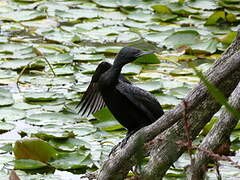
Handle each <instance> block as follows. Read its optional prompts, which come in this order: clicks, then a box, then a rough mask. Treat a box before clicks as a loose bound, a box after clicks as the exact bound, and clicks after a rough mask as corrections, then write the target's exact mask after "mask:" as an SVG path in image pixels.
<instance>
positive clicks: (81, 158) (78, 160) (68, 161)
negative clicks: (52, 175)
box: [48, 151, 93, 170]
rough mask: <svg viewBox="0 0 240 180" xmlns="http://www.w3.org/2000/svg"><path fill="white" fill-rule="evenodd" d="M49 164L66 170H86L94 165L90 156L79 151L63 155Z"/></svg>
mask: <svg viewBox="0 0 240 180" xmlns="http://www.w3.org/2000/svg"><path fill="white" fill-rule="evenodd" d="M48 163H49V164H50V165H51V166H53V167H55V168H58V169H65V170H66V169H80V168H86V167H91V166H92V165H93V162H92V160H91V156H90V154H88V153H82V152H79V151H77V152H72V153H61V154H59V155H58V156H57V157H55V158H54V159H52V160H50V161H48Z"/></svg>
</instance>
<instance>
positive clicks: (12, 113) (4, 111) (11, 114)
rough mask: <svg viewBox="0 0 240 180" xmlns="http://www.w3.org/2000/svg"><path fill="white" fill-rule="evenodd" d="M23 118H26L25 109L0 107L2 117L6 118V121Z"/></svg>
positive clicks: (0, 117)
mask: <svg viewBox="0 0 240 180" xmlns="http://www.w3.org/2000/svg"><path fill="white" fill-rule="evenodd" d="M23 118H25V112H24V111H23V110H20V109H15V108H12V107H2V108H0V119H4V120H5V121H14V120H19V119H23Z"/></svg>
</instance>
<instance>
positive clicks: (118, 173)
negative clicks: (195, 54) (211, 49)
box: [98, 35, 240, 180]
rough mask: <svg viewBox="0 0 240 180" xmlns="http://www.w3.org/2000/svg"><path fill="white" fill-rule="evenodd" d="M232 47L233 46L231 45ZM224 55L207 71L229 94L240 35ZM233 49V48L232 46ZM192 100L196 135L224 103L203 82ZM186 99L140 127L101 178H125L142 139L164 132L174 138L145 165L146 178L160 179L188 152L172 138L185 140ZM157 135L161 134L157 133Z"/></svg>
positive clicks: (238, 63)
mask: <svg viewBox="0 0 240 180" xmlns="http://www.w3.org/2000/svg"><path fill="white" fill-rule="evenodd" d="M229 48H231V49H229ZM229 48H228V49H227V50H226V51H225V53H224V54H223V55H222V57H221V58H220V59H219V60H218V61H216V63H215V65H214V66H213V67H212V68H211V69H209V71H208V73H207V78H208V80H209V81H210V82H211V83H212V84H214V85H215V86H216V87H217V88H219V89H220V90H221V91H222V92H223V93H224V95H225V96H226V97H228V96H229V94H230V93H231V92H232V91H233V89H234V88H235V87H236V85H237V83H238V81H239V79H240V68H239V67H240V52H237V51H239V49H240V35H238V36H237V38H236V40H235V41H234V42H233V43H232V45H231V46H230V47H229ZM232 49H233V50H232ZM184 101H186V102H187V103H188V109H187V112H188V118H189V123H190V126H191V131H190V133H191V134H190V135H191V137H192V139H193V138H195V137H196V136H197V135H198V133H199V132H200V131H201V129H202V128H203V127H204V125H205V124H206V123H207V122H208V121H209V120H210V119H211V117H212V116H213V115H214V113H215V112H217V111H218V110H219V108H220V105H219V104H218V103H216V101H215V100H214V99H213V98H212V97H211V96H210V94H209V93H208V91H207V88H206V87H205V86H204V85H203V84H202V83H199V85H197V86H196V87H195V88H194V89H193V90H192V91H191V92H190V93H189V94H188V95H187V96H186V98H185V99H184ZM183 112H184V107H183V105H182V103H180V104H179V105H178V106H176V107H175V108H174V109H172V110H170V111H168V112H167V113H165V114H164V115H163V116H162V117H161V118H159V119H158V120H157V121H156V122H155V123H153V124H151V125H149V126H146V127H144V128H142V129H140V130H139V131H138V132H137V133H135V135H133V136H132V137H131V138H130V139H129V140H128V143H127V144H126V145H125V146H124V147H123V149H121V150H119V151H118V152H116V153H115V154H113V155H112V156H111V157H110V158H109V159H108V160H107V161H106V162H105V163H104V165H103V166H102V168H101V169H100V172H99V175H98V179H99V180H111V179H114V180H118V179H119V180H121V179H124V177H125V176H126V175H127V173H128V171H129V170H130V169H131V168H132V166H133V165H134V162H135V161H134V158H133V156H134V154H135V152H136V151H137V148H138V145H137V144H138V143H137V142H138V140H139V138H140V137H143V139H144V141H145V142H148V141H150V140H152V139H153V138H155V137H156V136H157V135H159V134H161V133H162V132H163V131H165V130H166V129H168V128H170V127H171V129H168V130H167V131H166V132H164V135H163V136H164V138H166V139H170V140H171V141H164V142H159V143H158V144H157V145H156V146H155V148H154V149H153V150H152V152H151V156H150V160H149V163H148V164H147V166H146V168H144V178H145V179H152V180H154V179H160V178H161V177H162V176H163V175H164V174H165V172H166V171H167V169H168V168H169V167H170V166H171V165H172V164H173V162H174V161H176V160H177V159H178V157H179V156H180V155H181V154H182V153H183V152H184V148H183V147H178V145H177V144H173V143H169V142H172V141H174V142H177V141H179V140H184V130H183ZM156 138H157V137H156Z"/></svg>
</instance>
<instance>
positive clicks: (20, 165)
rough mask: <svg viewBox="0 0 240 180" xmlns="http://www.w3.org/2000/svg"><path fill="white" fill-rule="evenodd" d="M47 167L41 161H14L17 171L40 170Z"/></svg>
mask: <svg viewBox="0 0 240 180" xmlns="http://www.w3.org/2000/svg"><path fill="white" fill-rule="evenodd" d="M46 166H47V164H45V163H43V162H40V161H36V160H32V159H16V160H15V161H14V168H15V169H22V170H27V169H39V168H43V167H46Z"/></svg>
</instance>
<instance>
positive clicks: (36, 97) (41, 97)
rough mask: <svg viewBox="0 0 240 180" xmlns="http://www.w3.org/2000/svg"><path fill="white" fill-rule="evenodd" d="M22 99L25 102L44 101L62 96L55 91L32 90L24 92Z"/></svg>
mask: <svg viewBox="0 0 240 180" xmlns="http://www.w3.org/2000/svg"><path fill="white" fill-rule="evenodd" d="M23 96H24V100H25V101H27V102H45V101H55V100H57V99H58V98H60V97H63V96H61V95H59V94H57V93H55V92H32V93H24V95H23Z"/></svg>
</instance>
